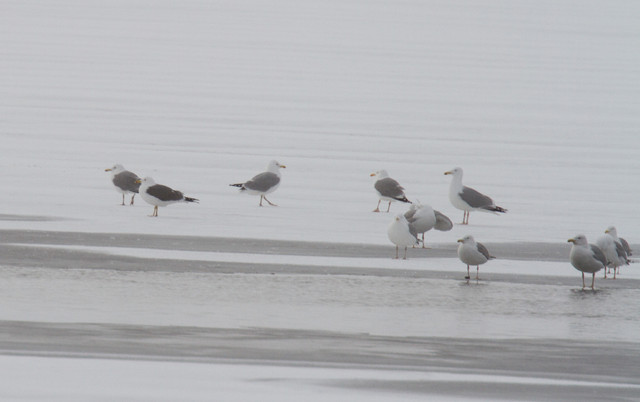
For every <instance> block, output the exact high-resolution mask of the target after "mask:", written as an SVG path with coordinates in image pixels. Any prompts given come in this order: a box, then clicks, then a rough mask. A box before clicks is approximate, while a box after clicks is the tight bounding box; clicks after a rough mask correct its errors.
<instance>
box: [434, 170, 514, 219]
mask: <svg viewBox="0 0 640 402" xmlns="http://www.w3.org/2000/svg"><path fill="white" fill-rule="evenodd" d="M444 174H445V175H452V176H453V177H452V179H451V185H450V186H449V200H450V201H451V204H453V206H454V207H456V208H458V209H461V210H463V211H464V214H463V215H462V224H463V225H468V224H469V214H470V213H471V211H483V212H493V213H496V212H501V213H504V212H507V210H506V209H504V208H502V207H499V206H497V205H496V204H495V203H494V202H493V200H492V199H491V198H490V197H489V196H486V195H484V194H482V193H480V192H478V191H476V190H474V189H472V188H471V187H467V186H463V185H462V168H459V167H457V168H453V169H451V170H449V171H448V172H444Z"/></svg>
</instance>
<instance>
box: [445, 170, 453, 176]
mask: <svg viewBox="0 0 640 402" xmlns="http://www.w3.org/2000/svg"><path fill="white" fill-rule="evenodd" d="M444 174H445V176H446V175H448V174H453V172H452V171H448V172H444Z"/></svg>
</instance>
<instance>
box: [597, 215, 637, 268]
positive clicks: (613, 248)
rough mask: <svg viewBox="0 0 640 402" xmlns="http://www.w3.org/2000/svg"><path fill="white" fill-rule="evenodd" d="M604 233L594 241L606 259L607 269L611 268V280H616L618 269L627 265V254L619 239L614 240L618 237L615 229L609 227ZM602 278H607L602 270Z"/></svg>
mask: <svg viewBox="0 0 640 402" xmlns="http://www.w3.org/2000/svg"><path fill="white" fill-rule="evenodd" d="M604 232H605V235H604V236H600V237H599V238H598V240H597V241H596V244H597V245H598V247H599V248H600V250H602V253H603V254H604V256H605V258H606V259H607V266H608V267H609V268H613V279H616V276H617V274H618V269H619V268H620V267H621V266H623V265H628V264H629V259H628V258H627V252H626V251H625V249H624V246H623V245H622V242H621V241H620V240H619V239H616V237H618V236H617V232H616V228H614V227H613V226H611V227H610V228H608V229H607V230H605V231H604ZM612 234H613V235H612ZM614 235H615V237H614ZM627 246H628V244H627ZM604 277H605V278H606V277H607V270H606V269H605V270H604Z"/></svg>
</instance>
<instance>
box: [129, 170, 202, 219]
mask: <svg viewBox="0 0 640 402" xmlns="http://www.w3.org/2000/svg"><path fill="white" fill-rule="evenodd" d="M137 182H138V183H141V184H140V189H139V190H140V196H141V197H142V199H143V200H145V201H146V202H148V203H149V204H151V205H153V214H152V215H151V216H158V207H166V206H167V205H170V204H175V203H176V202H199V200H198V199H197V198H191V197H185V195H184V194H182V192H180V191H178V190H174V189H172V188H170V187H167V186H164V185H162V184H156V182H155V180H153V178H151V177H145V178H144V179H138V180H137Z"/></svg>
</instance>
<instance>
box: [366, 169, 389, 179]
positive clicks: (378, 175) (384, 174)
mask: <svg viewBox="0 0 640 402" xmlns="http://www.w3.org/2000/svg"><path fill="white" fill-rule="evenodd" d="M370 176H371V177H375V178H376V180H380V179H384V178H387V177H389V173H387V171H386V170H384V169H382V170H378V171H377V172H374V173H371V175H370Z"/></svg>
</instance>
